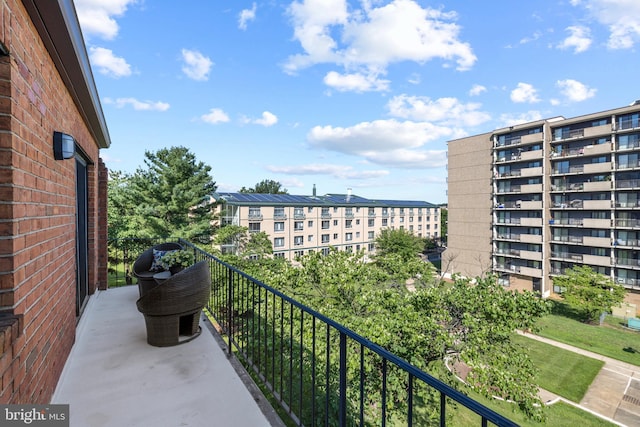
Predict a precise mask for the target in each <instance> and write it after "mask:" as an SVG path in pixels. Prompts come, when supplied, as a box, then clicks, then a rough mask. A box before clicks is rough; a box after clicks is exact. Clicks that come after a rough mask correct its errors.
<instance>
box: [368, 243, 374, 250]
mask: <svg viewBox="0 0 640 427" xmlns="http://www.w3.org/2000/svg"><path fill="white" fill-rule="evenodd" d="M375 249H376V244H375V243H369V244H368V245H367V250H368V251H369V252H373V251H374V250H375Z"/></svg>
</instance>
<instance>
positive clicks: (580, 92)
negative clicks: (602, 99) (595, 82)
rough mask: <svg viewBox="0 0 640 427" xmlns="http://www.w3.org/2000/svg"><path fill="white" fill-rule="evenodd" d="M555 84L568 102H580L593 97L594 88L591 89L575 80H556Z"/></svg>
mask: <svg viewBox="0 0 640 427" xmlns="http://www.w3.org/2000/svg"><path fill="white" fill-rule="evenodd" d="M556 86H557V87H558V88H559V89H560V93H562V94H563V95H564V96H565V98H567V99H568V100H569V101H570V102H582V101H585V100H587V99H589V98H593V97H594V96H595V94H596V89H592V88H590V87H588V86H587V85H585V84H584V83H580V82H579V81H577V80H572V79H566V80H558V81H557V82H556Z"/></svg>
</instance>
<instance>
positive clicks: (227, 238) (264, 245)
mask: <svg viewBox="0 0 640 427" xmlns="http://www.w3.org/2000/svg"><path fill="white" fill-rule="evenodd" d="M213 244H214V245H220V246H222V245H233V247H234V251H233V255H235V256H238V257H240V258H243V257H244V258H247V257H253V258H255V257H257V258H264V257H266V256H267V255H271V254H272V253H273V246H272V245H271V240H270V239H269V236H268V235H267V233H265V232H264V231H260V232H258V233H249V229H248V228H247V227H242V226H239V225H232V224H229V225H225V226H224V227H221V228H219V229H217V230H216V233H215V236H214V238H213Z"/></svg>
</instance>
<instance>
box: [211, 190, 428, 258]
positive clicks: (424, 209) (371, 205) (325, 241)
mask: <svg viewBox="0 0 640 427" xmlns="http://www.w3.org/2000/svg"><path fill="white" fill-rule="evenodd" d="M314 193H315V191H314ZM213 198H214V199H215V200H216V201H218V202H220V204H219V205H218V207H217V212H218V214H219V216H220V224H221V225H227V224H234V225H239V226H243V227H247V228H248V229H249V232H260V231H264V232H266V233H267V235H269V238H270V239H271V242H272V243H273V253H274V256H278V257H284V258H287V259H289V260H294V259H295V258H296V257H297V256H301V255H303V254H305V253H308V252H312V251H313V252H317V251H322V252H324V253H327V252H328V251H329V248H330V247H335V248H337V249H338V250H345V251H358V250H361V249H363V250H365V251H366V252H368V253H371V252H373V251H374V249H375V244H374V241H375V238H376V236H377V235H378V234H379V233H380V231H381V230H383V229H385V228H389V229H405V230H408V231H411V232H413V233H414V234H415V235H417V236H420V237H431V238H438V237H439V236H440V233H439V232H440V226H439V223H440V208H439V207H438V206H436V205H434V204H431V203H428V202H422V201H410V200H370V199H366V198H364V197H359V196H356V195H352V194H350V193H349V194H326V195H324V196H316V195H312V196H304V195H290V194H255V193H216V194H214V195H213ZM223 250H225V251H234V250H235V247H233V245H230V246H227V247H223Z"/></svg>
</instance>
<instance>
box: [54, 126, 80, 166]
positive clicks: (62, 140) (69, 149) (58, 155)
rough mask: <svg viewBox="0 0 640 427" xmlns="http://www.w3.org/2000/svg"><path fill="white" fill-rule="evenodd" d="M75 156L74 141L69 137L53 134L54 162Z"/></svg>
mask: <svg viewBox="0 0 640 427" xmlns="http://www.w3.org/2000/svg"><path fill="white" fill-rule="evenodd" d="M75 154H76V140H75V139H73V137H72V136H71V135H67V134H66V133H62V132H57V131H56V132H53V157H54V158H55V159H56V160H64V159H70V158H72V157H73V156H74V155H75Z"/></svg>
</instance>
